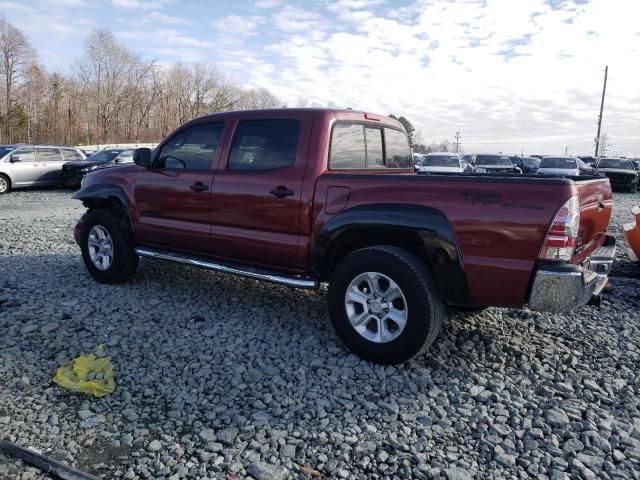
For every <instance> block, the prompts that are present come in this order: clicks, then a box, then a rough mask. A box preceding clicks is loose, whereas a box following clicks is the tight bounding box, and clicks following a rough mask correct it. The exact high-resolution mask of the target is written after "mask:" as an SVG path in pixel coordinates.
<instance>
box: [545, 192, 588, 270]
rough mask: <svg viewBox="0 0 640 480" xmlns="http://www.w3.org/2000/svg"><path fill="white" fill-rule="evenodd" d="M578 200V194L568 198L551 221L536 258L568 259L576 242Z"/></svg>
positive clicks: (578, 216) (578, 223) (578, 213)
mask: <svg viewBox="0 0 640 480" xmlns="http://www.w3.org/2000/svg"><path fill="white" fill-rule="evenodd" d="M579 228H580V202H579V201H578V196H577V195H574V196H573V197H571V198H569V200H567V201H566V202H565V203H564V205H562V207H560V210H558V213H556V216H555V217H554V219H553V222H552V223H551V228H550V229H549V232H547V237H546V238H545V239H544V243H543V244H542V248H541V249H540V254H539V255H538V260H570V259H571V257H572V256H573V252H574V251H575V249H576V244H577V242H578V229H579Z"/></svg>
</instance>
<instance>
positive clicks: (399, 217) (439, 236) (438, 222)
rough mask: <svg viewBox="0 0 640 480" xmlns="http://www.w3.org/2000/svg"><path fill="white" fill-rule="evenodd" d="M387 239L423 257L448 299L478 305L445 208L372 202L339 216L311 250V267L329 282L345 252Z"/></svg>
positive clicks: (458, 302)
mask: <svg viewBox="0 0 640 480" xmlns="http://www.w3.org/2000/svg"><path fill="white" fill-rule="evenodd" d="M382 243H384V244H395V245H399V246H404V247H405V248H408V249H410V250H411V251H413V252H415V253H417V254H418V255H419V256H421V257H422V258H423V259H424V260H425V261H426V262H427V264H428V265H429V266H430V267H431V271H432V273H433V276H434V281H435V283H436V286H437V287H438V290H439V292H440V294H441V296H442V298H443V300H444V301H445V303H447V304H448V305H455V306H471V305H472V304H473V303H472V300H471V296H470V294H469V286H468V284H467V277H466V275H465V273H464V268H463V261H462V255H461V252H460V248H459V246H458V242H457V239H456V236H455V233H454V231H453V227H452V226H451V224H450V223H449V221H448V220H447V218H446V216H445V215H444V214H443V213H442V212H441V211H439V210H436V209H434V208H431V207H424V206H420V205H407V204H371V205H362V206H359V207H354V208H351V209H348V210H346V211H344V212H342V213H339V214H337V215H336V216H334V217H332V218H331V219H330V220H329V222H327V224H326V225H325V226H324V228H323V230H322V232H321V233H320V235H319V236H318V238H317V240H316V243H315V245H314V246H313V247H312V249H311V269H312V271H313V273H314V274H315V275H317V276H318V277H320V278H321V279H322V280H325V281H326V280H328V279H329V277H330V275H331V272H332V271H333V268H334V266H335V264H336V263H337V261H338V260H339V259H340V258H341V256H342V255H344V253H345V250H347V251H348V250H350V249H352V248H362V247H365V246H368V245H374V244H382Z"/></svg>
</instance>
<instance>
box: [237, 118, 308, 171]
mask: <svg viewBox="0 0 640 480" xmlns="http://www.w3.org/2000/svg"><path fill="white" fill-rule="evenodd" d="M299 136H300V121H299V120H245V121H242V122H240V123H239V124H238V128H237V129H236V133H235V135H234V137H233V144H232V146H231V154H230V155H229V170H274V169H276V168H286V167H290V166H291V165H293V164H294V163H295V161H296V156H297V154H298V140H299Z"/></svg>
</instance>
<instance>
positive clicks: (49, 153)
mask: <svg viewBox="0 0 640 480" xmlns="http://www.w3.org/2000/svg"><path fill="white" fill-rule="evenodd" d="M37 150H38V161H40V162H60V161H62V155H60V149H59V148H38V149H37Z"/></svg>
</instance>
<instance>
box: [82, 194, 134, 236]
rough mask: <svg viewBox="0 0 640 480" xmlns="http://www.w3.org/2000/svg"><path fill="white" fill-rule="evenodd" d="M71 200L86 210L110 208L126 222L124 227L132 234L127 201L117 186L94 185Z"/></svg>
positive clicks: (131, 222)
mask: <svg viewBox="0 0 640 480" xmlns="http://www.w3.org/2000/svg"><path fill="white" fill-rule="evenodd" d="M73 198H74V199H76V200H81V201H82V204H83V205H84V206H85V207H87V208H88V209H98V208H111V209H113V210H115V211H116V213H118V214H119V215H120V217H121V220H122V221H124V222H126V226H127V227H128V228H129V229H130V230H131V232H133V221H132V220H133V219H132V218H131V211H130V207H129V199H128V198H127V195H126V194H125V193H124V190H123V189H122V187H120V186H118V185H109V184H96V185H90V186H88V187H85V188H83V189H81V190H78V191H77V192H76V193H75V194H74V195H73Z"/></svg>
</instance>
